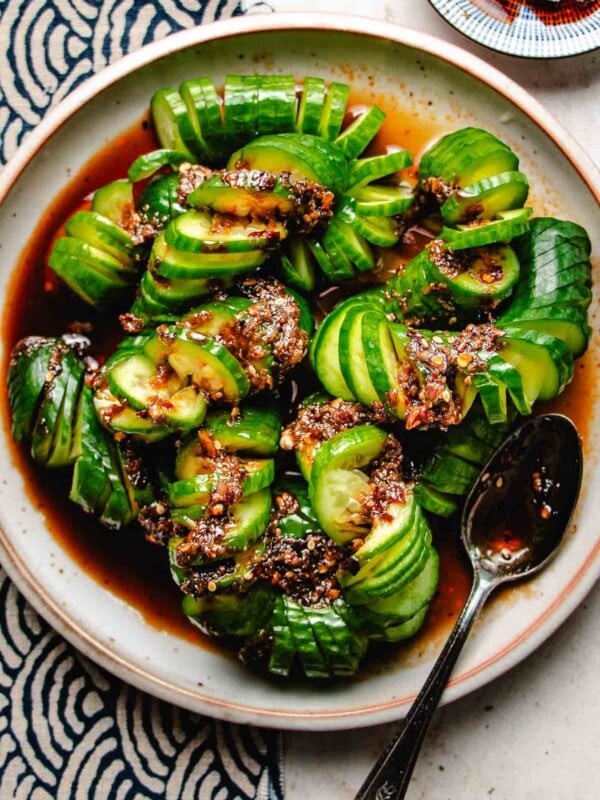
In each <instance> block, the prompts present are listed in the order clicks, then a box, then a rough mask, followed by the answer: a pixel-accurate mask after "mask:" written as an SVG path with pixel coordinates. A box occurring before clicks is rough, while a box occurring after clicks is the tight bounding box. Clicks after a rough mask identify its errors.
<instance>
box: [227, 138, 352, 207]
mask: <svg viewBox="0 0 600 800" xmlns="http://www.w3.org/2000/svg"><path fill="white" fill-rule="evenodd" d="M227 168H228V169H230V170H239V169H247V170H260V171H265V172H272V173H275V174H281V173H282V172H289V173H290V175H291V178H292V179H293V180H302V179H306V180H311V181H316V182H317V183H320V184H322V185H323V186H325V187H327V188H328V189H330V190H331V191H333V192H335V193H338V192H341V191H342V190H343V189H344V188H345V187H346V186H347V183H348V162H347V160H346V157H345V156H344V154H343V152H342V151H341V150H340V149H339V148H338V147H336V146H335V145H334V144H333V143H332V142H328V141H327V140H325V139H321V138H320V137H318V136H309V135H307V134H300V133H280V134H274V135H272V136H260V137H258V138H257V139H254V140H253V141H252V142H250V143H249V144H248V145H246V146H245V147H242V148H241V150H238V151H237V152H235V153H233V155H232V156H231V157H230V159H229V161H228V164H227Z"/></svg>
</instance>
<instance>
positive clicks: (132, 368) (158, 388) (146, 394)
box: [106, 353, 181, 410]
mask: <svg viewBox="0 0 600 800" xmlns="http://www.w3.org/2000/svg"><path fill="white" fill-rule="evenodd" d="M106 377H107V380H108V386H109V389H110V391H111V392H112V393H113V394H114V395H115V397H117V398H124V399H125V400H126V401H127V403H129V405H131V406H132V408H135V409H138V410H141V409H143V408H147V407H148V406H149V405H150V403H151V402H152V400H153V399H155V398H157V399H160V400H165V399H167V398H169V397H170V396H171V395H172V394H173V393H174V392H176V391H177V390H178V389H180V388H181V381H180V380H179V378H177V377H176V376H175V375H171V376H168V377H167V378H166V379H162V378H159V377H158V374H157V370H156V364H155V363H154V361H152V359H150V358H148V356H146V355H144V354H143V353H135V354H132V355H129V356H127V357H124V358H119V359H118V360H117V362H116V363H115V364H111V365H108V368H107V370H106Z"/></svg>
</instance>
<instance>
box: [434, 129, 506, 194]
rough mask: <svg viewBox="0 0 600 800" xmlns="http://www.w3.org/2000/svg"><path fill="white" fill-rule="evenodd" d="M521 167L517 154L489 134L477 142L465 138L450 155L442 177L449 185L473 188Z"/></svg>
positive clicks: (442, 171) (443, 168)
mask: <svg viewBox="0 0 600 800" xmlns="http://www.w3.org/2000/svg"><path fill="white" fill-rule="evenodd" d="M518 168H519V159H518V158H517V156H516V155H515V154H514V153H513V151H512V150H511V149H510V148H509V147H507V146H506V145H505V144H504V143H503V142H501V141H500V140H499V139H497V138H496V137H495V136H492V134H490V133H485V135H480V136H479V139H478V141H476V142H472V141H470V140H469V139H468V138H464V139H463V141H462V143H461V146H460V147H459V148H457V149H456V150H454V151H452V152H449V154H448V156H447V158H446V159H445V160H444V164H443V167H442V169H441V173H440V175H439V176H438V177H441V178H442V179H443V180H444V181H446V183H450V184H457V185H458V186H470V185H472V184H474V183H477V182H478V181H480V180H482V179H484V178H489V177H490V176H492V175H499V174H501V173H503V172H513V171H517V170H518Z"/></svg>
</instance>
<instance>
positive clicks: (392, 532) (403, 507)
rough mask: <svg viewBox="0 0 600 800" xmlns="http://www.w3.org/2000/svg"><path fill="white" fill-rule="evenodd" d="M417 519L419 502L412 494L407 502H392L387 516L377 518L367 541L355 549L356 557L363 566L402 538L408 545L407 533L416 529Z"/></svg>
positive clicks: (387, 510)
mask: <svg viewBox="0 0 600 800" xmlns="http://www.w3.org/2000/svg"><path fill="white" fill-rule="evenodd" d="M416 521H417V503H416V502H415V499H414V496H413V495H412V494H410V495H408V497H407V498H406V502H405V503H392V504H391V505H390V506H389V508H387V509H386V513H385V516H382V517H380V518H379V519H376V520H375V521H374V523H373V527H372V528H371V532H370V533H369V535H368V536H367V538H366V540H365V543H364V544H363V545H362V546H361V547H359V548H358V550H356V551H355V553H354V557H355V558H356V559H357V560H358V562H359V564H360V565H361V566H363V565H364V564H367V563H368V562H369V561H371V560H372V559H373V558H375V557H376V556H380V555H382V553H384V552H385V551H386V550H389V549H390V548H391V547H395V546H396V545H397V544H398V543H399V542H400V541H401V540H402V542H405V543H406V545H407V544H408V542H409V541H410V540H407V538H406V534H407V533H411V532H412V531H413V530H414V527H415V523H416Z"/></svg>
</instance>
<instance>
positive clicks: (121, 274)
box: [48, 236, 136, 282]
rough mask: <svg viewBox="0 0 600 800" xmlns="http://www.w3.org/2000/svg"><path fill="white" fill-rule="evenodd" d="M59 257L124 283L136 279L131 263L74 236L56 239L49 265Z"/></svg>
mask: <svg viewBox="0 0 600 800" xmlns="http://www.w3.org/2000/svg"><path fill="white" fill-rule="evenodd" d="M59 256H65V257H66V258H73V259H77V260H79V261H81V262H82V263H85V264H88V265H89V266H91V267H93V268H94V269H96V270H101V271H102V272H103V273H105V274H106V275H114V276H115V278H117V279H119V280H122V281H130V282H134V281H135V279H136V272H135V270H134V269H132V268H131V262H130V263H129V264H125V263H123V261H121V260H120V258H117V257H115V256H113V255H112V254H111V253H109V252H108V251H107V250H105V249H101V248H100V247H95V246H93V245H92V244H88V242H85V241H83V240H81V239H76V238H74V237H72V236H59V237H58V239H56V241H55V242H54V246H53V248H52V252H51V253H50V256H49V258H48V263H49V264H50V260H51V259H57V258H58V257H59ZM50 266H52V264H50Z"/></svg>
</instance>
